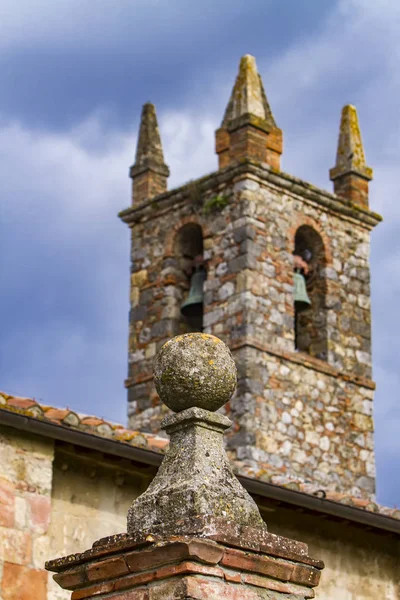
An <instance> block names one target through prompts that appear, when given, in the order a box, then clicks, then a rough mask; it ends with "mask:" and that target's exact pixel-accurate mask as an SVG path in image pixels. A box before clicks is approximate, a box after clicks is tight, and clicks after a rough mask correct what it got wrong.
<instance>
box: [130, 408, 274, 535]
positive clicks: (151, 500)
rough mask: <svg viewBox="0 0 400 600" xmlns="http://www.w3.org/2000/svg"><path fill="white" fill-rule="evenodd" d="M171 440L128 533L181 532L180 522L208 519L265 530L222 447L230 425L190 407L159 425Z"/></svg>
mask: <svg viewBox="0 0 400 600" xmlns="http://www.w3.org/2000/svg"><path fill="white" fill-rule="evenodd" d="M164 424H165V428H166V431H167V433H169V435H170V438H171V441H170V446H169V448H168V451H167V454H166V456H165V457H164V460H163V462H162V464H161V466H160V468H159V471H158V473H157V475H156V477H155V478H154V479H153V481H152V482H151V484H150V486H149V487H148V489H147V490H146V492H144V494H142V495H141V496H140V497H139V498H138V499H137V500H135V502H134V503H133V504H132V506H131V508H130V509H129V513H128V533H129V534H138V533H140V532H148V533H150V532H153V530H155V531H157V528H161V530H162V531H163V533H164V535H178V534H179V533H181V527H180V523H181V522H182V520H183V519H185V518H186V519H187V518H190V517H195V516H197V515H213V516H215V517H220V518H225V519H227V520H228V519H231V520H233V521H236V522H237V523H238V524H241V525H249V526H259V527H263V528H264V527H266V526H265V524H264V522H263V520H262V518H261V516H260V513H259V511H258V508H257V505H256V504H255V502H254V501H253V499H252V498H251V497H250V496H249V494H248V493H247V492H246V491H245V489H244V488H243V487H242V486H241V484H240V483H239V481H238V480H237V478H236V477H235V476H234V474H233V472H232V469H231V466H230V464H229V462H228V459H227V457H226V455H225V451H224V446H223V432H224V430H225V429H227V428H228V427H229V426H230V424H231V423H230V421H229V419H227V418H226V417H224V416H223V415H219V414H213V413H210V412H209V411H205V410H203V409H200V408H197V407H193V408H190V409H187V410H185V411H182V412H180V413H178V414H177V415H173V416H171V417H169V418H168V419H166V421H165V422H164Z"/></svg>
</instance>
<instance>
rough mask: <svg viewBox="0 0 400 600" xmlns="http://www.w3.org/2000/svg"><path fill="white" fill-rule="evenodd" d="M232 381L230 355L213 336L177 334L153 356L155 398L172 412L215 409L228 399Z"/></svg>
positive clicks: (235, 372)
mask: <svg viewBox="0 0 400 600" xmlns="http://www.w3.org/2000/svg"><path fill="white" fill-rule="evenodd" d="M236 380H237V370H236V365H235V361H234V360H233V358H232V355H231V352H230V350H229V348H228V346H227V345H226V344H224V342H222V341H221V340H220V339H218V338H217V337H215V336H214V335H208V334H206V333H186V334H185V335H178V336H177V337H174V338H172V340H169V341H168V342H166V343H165V344H164V346H163V347H162V348H161V350H160V351H159V353H158V354H157V356H156V360H155V365H154V381H155V385H156V389H157V392H158V395H159V396H160V398H161V400H162V401H163V402H164V404H166V405H167V406H168V407H169V408H171V409H172V410H173V411H175V412H180V411H181V410H185V409H186V408H191V407H192V406H198V407H199V408H204V409H205V410H210V411H215V410H218V408H221V406H223V405H224V404H225V403H226V402H228V400H229V399H230V397H231V396H232V394H233V392H234V391H235V388H236Z"/></svg>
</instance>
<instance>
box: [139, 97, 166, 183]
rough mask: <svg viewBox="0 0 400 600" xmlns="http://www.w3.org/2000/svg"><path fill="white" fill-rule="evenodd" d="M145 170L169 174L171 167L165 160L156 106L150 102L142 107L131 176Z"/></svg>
mask: <svg viewBox="0 0 400 600" xmlns="http://www.w3.org/2000/svg"><path fill="white" fill-rule="evenodd" d="M145 171H154V172H156V173H160V174H161V175H164V176H165V177H168V176H169V168H168V167H167V165H166V164H165V162H164V153H163V149H162V144H161V137H160V131H159V129H158V123H157V115H156V108H155V106H154V104H151V103H150V102H147V103H146V104H144V105H143V108H142V115H141V119H140V129H139V138H138V142H137V146H136V157H135V163H134V165H133V166H132V167H131V168H130V176H131V177H132V178H133V177H136V176H137V175H139V174H140V173H143V172H145Z"/></svg>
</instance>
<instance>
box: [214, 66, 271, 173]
mask: <svg viewBox="0 0 400 600" xmlns="http://www.w3.org/2000/svg"><path fill="white" fill-rule="evenodd" d="M216 151H217V154H218V156H219V167H220V169H222V168H224V167H226V166H228V165H230V164H233V163H235V162H237V161H238V160H243V159H250V160H251V159H253V160H256V161H259V162H263V163H267V164H269V165H270V166H272V167H273V168H275V169H278V170H279V168H280V155H281V154H282V132H281V130H280V129H279V128H278V127H277V126H276V122H275V119H274V117H273V115H272V111H271V108H270V106H269V103H268V100H267V96H266V94H265V90H264V86H263V83H262V79H261V77H260V75H259V73H258V71H257V65H256V60H255V58H254V56H251V55H250V54H246V55H245V56H243V57H242V59H241V61H240V66H239V73H238V76H237V78H236V81H235V85H234V86H233V90H232V94H231V97H230V99H229V102H228V105H227V107H226V110H225V114H224V118H223V120H222V123H221V127H220V129H218V130H217V132H216Z"/></svg>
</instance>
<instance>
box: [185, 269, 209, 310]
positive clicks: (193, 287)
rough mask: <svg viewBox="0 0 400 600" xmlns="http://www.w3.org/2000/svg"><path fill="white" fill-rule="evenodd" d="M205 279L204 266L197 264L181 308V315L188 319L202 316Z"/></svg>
mask: <svg viewBox="0 0 400 600" xmlns="http://www.w3.org/2000/svg"><path fill="white" fill-rule="evenodd" d="M206 278H207V273H206V270H205V268H204V266H203V265H202V264H197V265H196V266H195V270H194V273H193V275H192V278H191V280H190V290H189V294H188V296H187V298H186V300H185V301H184V302H183V304H182V306H181V313H182V314H183V315H184V316H185V317H188V318H189V319H191V318H194V317H198V316H200V315H202V311H203V301H204V293H203V285H204V282H205V280H206Z"/></svg>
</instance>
